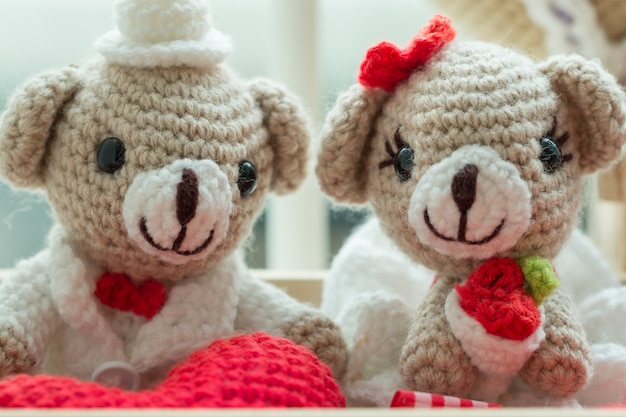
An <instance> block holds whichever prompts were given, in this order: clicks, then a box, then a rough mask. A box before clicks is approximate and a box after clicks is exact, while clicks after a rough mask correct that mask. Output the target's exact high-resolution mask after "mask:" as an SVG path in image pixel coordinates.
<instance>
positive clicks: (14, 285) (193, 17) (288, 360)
mask: <svg viewBox="0 0 626 417" xmlns="http://www.w3.org/2000/svg"><path fill="white" fill-rule="evenodd" d="M115 7H116V9H115V11H116V23H117V28H116V29H115V30H113V31H112V32H109V33H107V34H105V35H104V36H102V37H101V38H99V39H98V40H97V41H96V43H95V48H96V50H97V51H98V52H99V53H100V56H99V57H98V58H97V59H95V60H93V61H91V62H88V63H86V64H85V65H81V66H68V67H65V68H61V69H53V70H48V71H45V72H43V73H41V74H38V75H36V76H34V77H32V78H30V79H29V80H28V81H26V82H25V83H24V85H22V86H21V87H20V88H19V89H18V90H17V91H16V92H15V93H14V94H13V95H12V96H11V98H10V99H9V101H8V104H7V108H6V109H5V111H4V112H3V113H2V117H1V119H0V171H1V172H2V175H3V176H4V178H5V179H6V180H7V181H8V182H9V183H10V184H11V185H13V186H15V187H21V188H27V189H38V190H43V191H45V193H46V195H47V198H48V200H49V202H50V204H51V207H52V209H53V212H54V215H55V220H56V221H55V225H54V227H53V229H52V230H51V232H50V235H49V237H48V241H47V245H46V247H45V249H43V250H42V251H41V252H40V253H38V254H36V255H35V256H33V257H32V258H30V259H25V260H22V261H20V262H19V263H18V264H17V265H16V266H15V267H14V268H13V269H11V270H10V271H8V272H7V273H6V274H4V275H3V277H2V280H1V284H0V312H1V314H0V376H2V377H8V376H11V375H15V374H45V375H46V378H48V377H51V376H53V375H63V376H64V377H71V378H74V379H72V380H70V381H66V380H64V382H59V380H58V379H54V378H53V379H45V380H42V379H37V380H35V382H32V381H33V380H30V379H28V378H26V377H24V376H22V377H21V378H22V379H10V380H5V381H2V382H0V398H2V400H1V401H0V402H1V403H2V404H1V405H2V406H9V405H16V404H18V405H24V403H20V401H21V400H23V401H25V405H27V406H29V405H30V406H35V405H40V406H57V405H59V404H57V403H56V402H55V401H57V400H58V401H61V400H62V399H63V398H65V399H67V398H72V394H71V393H70V394H68V393H67V390H63V391H62V392H63V395H60V394H59V395H58V396H57V397H55V398H54V399H52V400H50V398H48V397H46V396H45V395H43V396H40V395H33V394H32V392H31V391H28V390H27V389H25V387H30V388H33V387H39V388H37V389H39V391H37V392H42V390H43V391H45V390H46V387H48V388H50V389H49V390H48V391H46V392H48V394H50V393H53V392H61V391H59V386H63V387H68V386H71V387H73V388H72V389H78V388H77V387H78V386H81V387H84V385H80V384H79V383H78V382H76V381H93V382H91V383H90V384H92V385H88V386H89V387H91V388H90V389H93V392H94V393H95V394H93V395H92V396H88V397H85V396H84V395H82V396H81V395H78V394H77V395H74V396H73V398H74V400H77V401H78V403H76V402H74V403H72V404H74V405H79V406H88V405H94V404H96V405H98V404H100V405H109V406H115V405H120V404H122V405H125V406H132V405H137V404H146V403H150V401H148V400H146V396H143V397H141V396H134V397H131V400H129V399H128V397H124V396H123V395H122V394H121V393H120V391H119V390H120V389H121V390H125V391H132V390H137V389H138V390H142V391H145V392H148V393H149V394H148V396H150V398H152V399H153V400H154V402H152V403H151V404H152V406H159V405H161V406H190V405H195V406H210V405H228V404H230V405H237V406H242V405H255V406H259V405H263V404H265V405H274V406H279V405H333V406H339V405H341V404H342V400H341V398H342V396H341V393H340V392H339V391H338V389H337V387H336V386H334V388H333V375H334V376H335V377H338V378H339V377H341V375H342V374H343V372H344V369H345V363H346V349H345V344H344V342H343V339H342V335H341V333H340V331H339V329H338V327H337V326H336V325H335V324H334V323H333V322H332V321H330V320H329V319H328V318H327V317H326V316H324V315H322V314H321V313H320V312H319V311H318V310H317V309H315V308H313V307H311V306H307V305H304V304H302V303H300V302H298V301H296V300H295V299H293V298H291V297H290V296H288V295H287V294H286V293H285V292H283V291H282V290H280V289H278V288H277V287H274V286H272V285H270V284H268V283H266V282H264V281H262V280H260V279H258V278H255V277H254V276H253V275H252V274H251V273H250V271H249V270H248V268H247V267H246V265H245V262H244V260H243V256H242V253H241V247H242V246H243V245H242V242H244V241H245V239H246V237H247V236H248V235H249V234H250V232H251V229H252V226H253V223H254V221H255V219H256V218H257V216H258V214H259V213H260V211H261V210H262V208H263V206H264V202H265V198H266V196H267V194H268V193H269V192H271V191H272V192H276V193H279V194H282V193H286V192H289V191H292V190H294V189H295V188H296V187H297V186H298V185H299V184H300V183H301V181H302V180H303V178H304V176H305V166H306V163H305V161H306V159H307V148H308V142H309V125H308V120H307V118H306V116H305V114H304V112H303V110H302V108H301V105H300V104H299V102H298V100H296V99H295V98H294V97H293V96H292V95H291V94H289V93H288V92H287V91H286V90H285V89H284V88H283V87H282V86H280V85H278V84H276V83H273V82H271V81H269V80H264V79H253V80H250V81H245V80H241V79H239V78H238V77H237V76H236V75H235V74H234V73H233V72H232V71H231V69H230V68H229V67H228V66H227V65H225V63H224V62H223V61H224V58H225V57H226V56H227V54H228V53H229V51H230V42H229V39H228V38H227V37H226V36H225V35H223V34H222V33H220V32H219V31H217V30H216V29H215V28H213V27H212V24H211V20H210V16H209V13H208V5H207V2H206V1H203V0H179V1H175V0H159V1H152V0H151V1H144V0H119V1H117V2H116V5H115ZM259 331H262V332H263V333H264V335H261V336H259V335H258V334H257V333H256V332H259ZM242 333H243V334H244V335H242ZM245 334H248V335H252V334H255V335H256V336H251V337H249V336H245ZM234 336H237V338H235V339H233V340H234V342H233V343H232V344H231V345H229V344H228V342H227V341H228V340H230V339H231V338H233V337H234ZM216 341H219V343H220V345H219V346H217V347H213V348H210V349H209V350H208V351H202V349H205V348H207V347H208V346H209V345H211V343H212V342H216ZM216 343H217V342H216ZM293 343H296V344H298V345H301V347H297V348H295V350H294V348H293V347H290V346H291V345H290V344H293ZM225 344H226V347H224V345H225ZM294 346H295V345H294ZM244 348H245V349H244ZM266 348H267V351H266V352H265V353H264V350H265V349H266ZM298 349H300V350H298ZM198 351H201V352H200V353H198ZM193 352H196V353H195V356H192V357H191V359H189V360H188V361H187V362H184V361H186V360H187V359H186V358H188V356H189V355H190V354H191V353H193ZM306 352H310V355H309V354H308V353H306ZM198 355H199V356H198ZM207 355H209V356H208V357H207ZM264 355H266V356H264ZM299 355H300V356H299ZM307 355H308V356H307ZM281 360H282V362H281ZM318 360H319V361H321V362H323V363H325V365H321V364H320V363H319V362H317V361H318ZM274 361H277V362H274ZM183 362H184V365H181V363H183ZM216 363H217V364H218V365H219V366H218V365H216ZM194 364H196V365H194ZM198 364H200V365H198ZM174 366H179V367H178V368H176V369H177V370H176V371H175V372H174V373H173V374H171V375H169V376H168V374H169V373H170V371H171V370H172V368H173V367H174ZM180 366H182V368H180ZM326 367H328V368H329V369H330V370H329V369H327V368H326ZM218 368H219V369H218ZM261 369H264V371H263V372H261ZM331 371H332V374H331ZM189 372H191V374H190V373H189ZM264 372H265V373H264ZM259 374H261V375H260V378H261V379H258V378H257V377H259ZM181 375H182V376H181ZM190 375H191V376H190ZM24 378H25V379H24ZM189 378H191V379H189ZM29 381H30V382H29ZM42 381H43V382H42ZM55 381H56V382H55ZM181 381H183V382H185V383H186V384H188V385H184V384H183V385H180V383H181ZM233 381H237V382H238V384H239V385H237V388H236V389H235V388H234V385H232V384H233ZM272 381H274V385H276V384H277V382H276V381H278V382H279V383H278V385H280V384H283V385H284V386H282V387H281V388H282V389H283V391H281V395H277V394H276V393H275V392H274V394H272V390H271V389H269V388H268V390H269V391H267V392H262V391H263V389H260V388H259V387H261V388H263V387H266V388H267V387H270V386H271V385H272ZM298 381H300V382H298ZM303 382H306V383H303ZM294 383H295V385H293V384H294ZM59 384H60V385H59ZM98 384H99V385H98ZM163 384H165V385H163ZM224 384H230V385H224ZM299 384H300V385H301V386H302V387H304V388H303V389H302V390H296V391H297V392H292V391H293V388H294V387H296V386H299ZM102 385H115V386H116V387H117V388H115V389H114V392H115V395H112V394H111V395H106V396H103V395H104V394H103V392H106V390H104V388H102ZM288 386H289V387H291V388H287V387H288ZM307 386H308V387H309V388H312V390H313V391H314V390H319V392H317V395H318V396H317V397H307V393H310V392H312V391H311V390H308V389H305V388H306V387H307ZM42 387H43V388H42ZM172 387H173V388H172ZM313 387H315V388H313ZM7 390H9V391H10V392H12V394H11V395H8V394H7V392H9V391H7ZM11 390H12V391H11ZM54 390H57V391H54ZM154 390H156V391H154ZM207 390H209V391H211V392H212V393H211V396H209V397H206V396H205V397H206V398H208V399H206V398H205V397H202V395H200V394H202V393H206V391H207ZM237 390H243V391H237ZM250 390H252V391H250ZM174 392H176V393H177V395H178V394H181V395H182V396H183V397H184V399H182V400H180V401H179V402H177V400H176V398H177V397H176V395H174ZM246 392H247V393H248V394H246ZM260 392H262V394H260ZM290 392H291V393H290ZM284 394H286V396H284ZM224 396H226V397H224ZM238 396H239V397H238ZM43 397H46V398H43ZM96 397H97V398H98V400H97V401H96V399H95V398H96ZM122 397H123V398H124V400H122V399H121V398H122ZM18 398H21V400H19V399H18ZM103 398H104V399H106V401H105V400H102V399H103ZM194 398H195V399H196V400H194ZM202 398H205V400H206V401H201V399H202ZM25 399H26V400H25ZM29 399H30V401H32V402H31V403H28V400H29ZM41 401H43V402H41ZM46 401H48V402H46ZM80 401H83V402H82V403H81V402H80ZM102 401H104V403H103V402H102ZM107 401H108V402H107ZM194 401H195V402H194ZM70 403H71V401H70ZM105 403H106V404H105ZM63 404H66V403H63Z"/></svg>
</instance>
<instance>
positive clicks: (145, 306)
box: [94, 272, 167, 319]
mask: <svg viewBox="0 0 626 417" xmlns="http://www.w3.org/2000/svg"><path fill="white" fill-rule="evenodd" d="M94 295H95V296H96V297H97V298H98V299H99V300H100V302H101V303H102V304H104V305H105V306H109V307H111V308H115V309H118V310H122V311H132V312H133V313H135V314H137V315H139V316H144V317H146V318H148V319H151V318H152V317H154V316H155V315H156V314H157V313H158V312H159V311H161V308H162V307H163V305H164V304H165V301H166V299H167V290H166V289H165V286H164V285H163V284H162V283H160V282H158V281H155V280H153V279H151V280H147V281H143V282H142V283H140V284H139V285H137V284H135V283H134V282H133V281H131V280H130V279H129V278H128V277H127V276H126V275H124V274H120V273H113V272H105V273H104V274H102V276H101V277H100V279H99V280H98V282H97V283H96V290H95V292H94Z"/></svg>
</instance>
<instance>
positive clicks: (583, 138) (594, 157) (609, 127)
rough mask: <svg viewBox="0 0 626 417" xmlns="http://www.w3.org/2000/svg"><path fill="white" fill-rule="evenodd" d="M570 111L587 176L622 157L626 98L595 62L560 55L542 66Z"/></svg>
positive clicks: (583, 169) (579, 57) (568, 113)
mask: <svg viewBox="0 0 626 417" xmlns="http://www.w3.org/2000/svg"><path fill="white" fill-rule="evenodd" d="M539 69H540V71H542V72H543V73H544V74H546V75H547V76H548V77H549V78H550V80H551V83H552V87H553V88H554V89H555V90H556V92H557V94H558V95H559V98H560V100H561V103H562V104H563V105H564V106H565V107H566V110H567V119H568V120H567V122H566V123H567V125H568V129H571V130H570V131H569V132H568V133H570V137H571V138H572V139H573V140H574V141H575V143H576V146H577V148H578V154H579V157H580V160H579V163H580V167H581V169H582V171H583V173H585V174H589V173H592V172H595V171H598V170H600V169H604V168H607V167H609V166H610V165H611V163H612V162H614V161H616V160H617V159H619V158H620V156H621V155H622V147H623V145H624V142H625V140H626V94H625V93H624V90H623V89H622V88H621V87H620V85H619V84H618V82H617V80H616V79H615V77H613V76H612V75H611V74H610V73H608V72H607V71H606V70H605V69H603V67H602V66H601V65H600V64H599V63H598V62H596V61H590V60H587V59H585V58H583V57H581V56H579V55H559V56H554V57H551V58H549V59H548V60H546V61H544V62H542V63H540V64H539Z"/></svg>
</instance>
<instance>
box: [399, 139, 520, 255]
mask: <svg viewBox="0 0 626 417" xmlns="http://www.w3.org/2000/svg"><path fill="white" fill-rule="evenodd" d="M530 198H531V194H530V191H529V189H528V186H527V185H526V182H525V181H524V180H522V178H521V177H520V174H519V171H518V170H517V168H516V167H515V166H514V165H513V164H511V163H510V162H507V161H505V160H503V159H502V158H501V157H500V155H499V154H498V153H497V152H496V151H495V150H493V149H491V148H489V147H486V146H479V145H467V146H463V147H461V148H459V149H457V150H456V151H455V152H454V153H453V154H452V155H450V156H449V157H448V158H446V159H444V160H442V161H440V162H438V163H437V164H435V165H433V166H432V167H430V168H429V169H428V170H427V171H426V173H425V174H424V176H423V177H422V178H421V179H420V181H419V183H418V184H417V186H416V187H415V190H414V192H413V195H412V197H411V202H410V206H409V223H410V224H411V226H412V227H413V229H415V232H416V234H417V237H418V238H419V240H420V241H421V242H422V243H423V244H425V245H427V246H429V247H431V248H432V249H434V250H436V251H437V252H439V253H441V254H443V255H448V256H452V257H454V258H457V259H470V258H471V259H487V258H489V257H491V256H493V255H495V254H496V253H498V252H502V251H505V250H507V249H510V248H511V247H513V246H514V245H515V243H516V242H517V240H518V239H519V238H520V237H521V236H522V234H523V233H524V232H525V231H526V230H527V228H528V225H529V222H530V217H531V202H530Z"/></svg>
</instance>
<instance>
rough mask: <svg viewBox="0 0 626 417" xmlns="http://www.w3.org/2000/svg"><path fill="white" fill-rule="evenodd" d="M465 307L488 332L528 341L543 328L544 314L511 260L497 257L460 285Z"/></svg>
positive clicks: (461, 303) (459, 290) (461, 299)
mask: <svg viewBox="0 0 626 417" xmlns="http://www.w3.org/2000/svg"><path fill="white" fill-rule="evenodd" d="M456 291H457V292H458V294H459V298H460V305H461V308H462V309H463V310H464V311H465V312H466V313H467V314H468V315H469V316H471V317H472V318H474V319H475V320H476V321H478V322H479V323H480V324H482V325H483V327H484V328H485V330H486V331H487V333H490V334H493V335H496V336H500V337H502V338H505V339H511V340H524V339H526V338H527V337H528V336H530V335H531V334H532V333H533V332H534V331H535V330H536V329H537V328H538V327H539V326H540V325H541V312H540V311H539V309H538V308H537V304H536V302H535V300H533V298H532V297H531V296H530V295H528V294H527V293H526V291H525V289H524V274H523V273H522V269H521V268H520V267H519V265H518V264H517V263H516V262H515V261H514V260H513V259H509V258H494V259H490V260H488V261H487V262H485V263H484V264H483V265H481V266H479V267H478V268H477V269H476V271H474V272H472V273H471V274H470V276H469V277H468V278H467V280H466V281H465V283H464V284H461V285H457V286H456Z"/></svg>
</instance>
